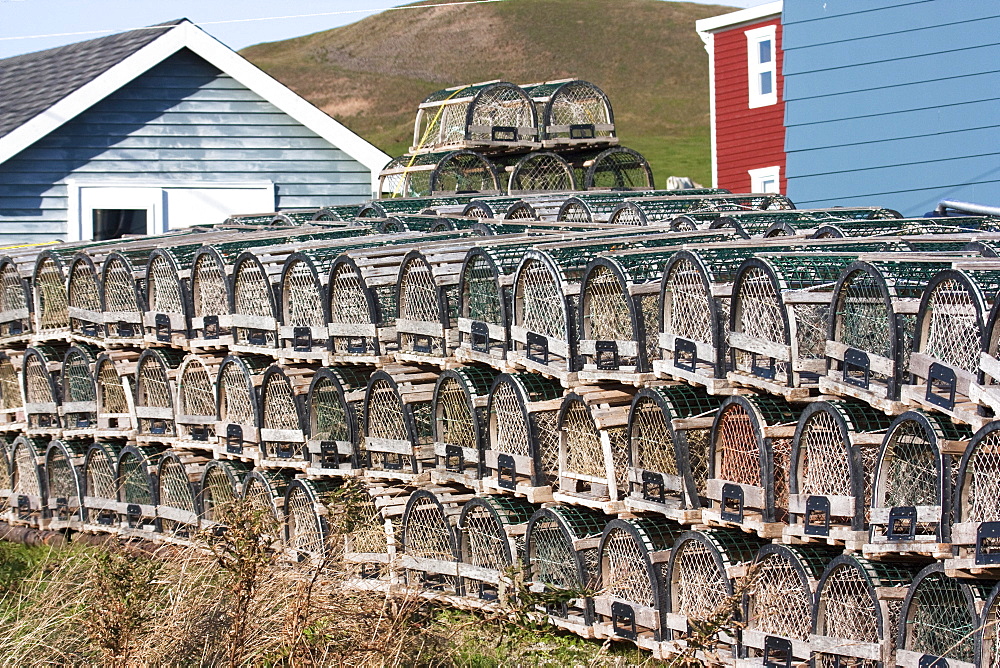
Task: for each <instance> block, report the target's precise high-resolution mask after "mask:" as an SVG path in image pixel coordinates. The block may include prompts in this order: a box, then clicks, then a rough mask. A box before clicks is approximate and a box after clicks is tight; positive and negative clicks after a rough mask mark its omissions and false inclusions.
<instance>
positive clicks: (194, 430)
mask: <svg viewBox="0 0 1000 668" xmlns="http://www.w3.org/2000/svg"><path fill="white" fill-rule="evenodd" d="M190 433H191V440H192V441H207V440H208V427H207V426H205V425H203V424H196V425H194V426H192V427H191V432H190Z"/></svg>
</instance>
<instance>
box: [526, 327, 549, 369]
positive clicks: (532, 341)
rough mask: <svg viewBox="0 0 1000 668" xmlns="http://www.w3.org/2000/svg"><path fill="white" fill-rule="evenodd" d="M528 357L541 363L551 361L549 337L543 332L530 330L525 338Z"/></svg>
mask: <svg viewBox="0 0 1000 668" xmlns="http://www.w3.org/2000/svg"><path fill="white" fill-rule="evenodd" d="M524 341H525V347H526V348H527V354H528V359H530V360H532V361H535V362H538V363H539V364H548V363H549V339H548V337H546V336H543V335H542V334H535V333H534V332H528V333H527V335H526V336H525V338H524Z"/></svg>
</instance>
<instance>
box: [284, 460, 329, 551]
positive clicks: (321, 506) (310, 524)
mask: <svg viewBox="0 0 1000 668" xmlns="http://www.w3.org/2000/svg"><path fill="white" fill-rule="evenodd" d="M336 490H337V483H336V482H334V481H332V480H302V479H299V478H296V479H295V480H292V481H291V482H289V483H288V488H287V490H286V492H285V502H284V518H285V527H284V530H285V533H284V537H285V550H286V552H287V554H288V556H289V557H291V558H292V559H293V560H295V561H310V562H313V563H322V562H323V561H324V560H325V559H326V557H327V555H328V554H329V548H330V545H329V544H328V542H329V538H330V525H329V521H328V520H327V515H328V508H327V506H328V504H329V502H330V498H331V496H332V495H333V493H334V492H336Z"/></svg>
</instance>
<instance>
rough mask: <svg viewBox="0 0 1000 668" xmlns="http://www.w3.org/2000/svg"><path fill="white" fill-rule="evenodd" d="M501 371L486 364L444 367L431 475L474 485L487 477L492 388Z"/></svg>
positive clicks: (436, 387)
mask: <svg viewBox="0 0 1000 668" xmlns="http://www.w3.org/2000/svg"><path fill="white" fill-rule="evenodd" d="M496 377H497V372H496V371H494V370H493V369H485V368H482V367H472V366H467V367H459V368H457V369H450V370H447V371H442V372H441V375H440V376H438V379H437V382H436V383H435V385H434V398H433V399H432V400H431V410H432V411H433V415H434V456H435V460H436V465H435V468H434V471H433V472H432V473H431V479H432V480H434V481H436V482H441V483H444V482H456V483H459V484H462V485H465V486H466V487H469V488H471V489H475V488H476V487H478V486H479V480H480V479H481V478H482V477H483V469H484V467H483V453H484V451H485V449H486V441H487V436H486V424H487V412H488V404H489V399H490V389H491V388H492V386H493V382H494V381H495V380H496Z"/></svg>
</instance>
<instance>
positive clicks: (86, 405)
mask: <svg viewBox="0 0 1000 668" xmlns="http://www.w3.org/2000/svg"><path fill="white" fill-rule="evenodd" d="M100 354H101V350H100V348H97V347H96V346H93V345H91V344H89V343H77V344H74V345H72V346H70V348H69V350H68V351H66V357H64V358H63V363H62V369H61V371H60V374H59V388H60V397H61V399H62V401H61V402H60V404H59V416H60V419H61V420H62V426H63V430H62V437H63V438H64V439H69V438H92V437H93V435H94V432H95V431H96V430H97V428H98V424H97V378H96V376H95V372H96V371H97V358H98V357H99V356H100Z"/></svg>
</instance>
